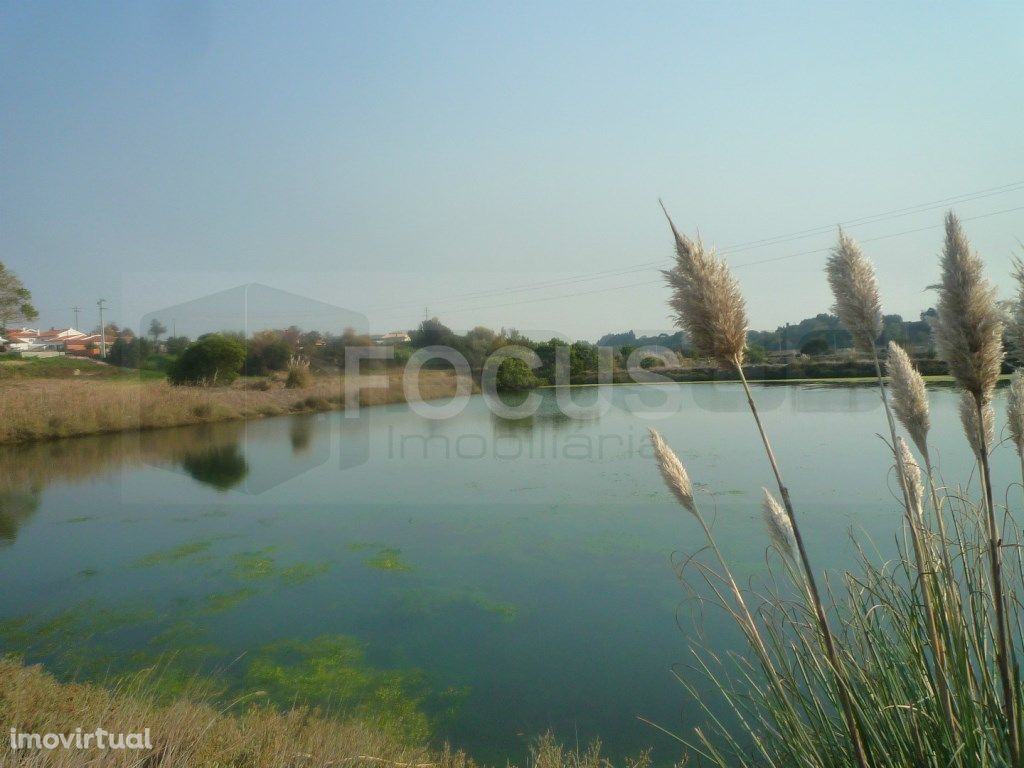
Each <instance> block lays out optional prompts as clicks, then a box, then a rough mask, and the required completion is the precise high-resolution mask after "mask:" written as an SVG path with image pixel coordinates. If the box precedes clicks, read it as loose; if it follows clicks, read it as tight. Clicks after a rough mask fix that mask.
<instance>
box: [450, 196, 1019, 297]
mask: <svg viewBox="0 0 1024 768" xmlns="http://www.w3.org/2000/svg"><path fill="white" fill-rule="evenodd" d="M1015 211H1024V205H1020V206H1017V207H1016V208H1007V209H1005V210H1001V211H990V212H989V213H982V214H979V215H977V216H968V217H964V218H962V219H961V221H977V220H978V219H987V218H990V217H992V216H1000V215H1003V214H1006V213H1013V212H1015ZM944 226H945V224H930V225H928V226H925V227H918V228H916V229H907V230H904V231H902V232H893V233H891V234H887V235H879V236H877V237H869V238H864V239H862V240H861V241H860V242H862V243H874V242H878V241H879V240H889V239H891V238H894V237H903V236H905V235H911V234H916V233H918V232H927V231H929V230H933V229H941V228H942V227H944ZM830 250H831V246H827V247H824V248H814V249H811V250H806V251H799V252H797V253H790V254H787V255H785V256H774V257H772V258H768V259H758V260H756V261H747V262H743V263H742V264H734V265H732V268H733V269H741V268H742V267H751V266H754V265H757V264H767V263H770V262H775V261H784V260H786V259H795V258H797V257H799V256H810V255H813V254H819V253H828V252H829V251H830ZM663 282H664V281H663V280H661V279H658V280H646V281H644V282H642V283H629V284H627V285H613V286H610V287H608V288H596V289H594V290H592V291H582V292H576V293H566V294H561V295H558V296H542V297H540V298H535V299H523V300H522V301H510V302H506V303H504V304H486V305H477V306H474V307H457V308H455V309H451V310H448V312H447V314H455V313H458V312H472V311H482V310H487V309H494V308H498V307H513V306H521V305H523V304H534V303H536V302H541V301H557V300H558V299H572V298H576V297H577V296H591V295H593V294H597V293H608V292H610V291H622V290H626V289H628V288H639V287H641V286H647V285H660V284H663Z"/></svg>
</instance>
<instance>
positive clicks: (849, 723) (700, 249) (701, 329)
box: [662, 204, 868, 768]
mask: <svg viewBox="0 0 1024 768" xmlns="http://www.w3.org/2000/svg"><path fill="white" fill-rule="evenodd" d="M662 210H663V211H664V213H665V218H666V219H668V223H669V226H670V227H671V229H672V234H673V236H674V238H675V245H676V265H675V268H674V269H672V270H669V271H666V272H665V273H664V274H665V277H666V279H667V280H668V283H669V286H670V287H671V288H672V299H671V301H670V305H671V306H672V308H673V309H674V310H675V313H676V320H677V322H678V324H679V325H680V327H682V328H684V329H685V330H686V331H687V332H688V333H689V335H690V340H691V341H692V342H693V344H694V346H695V347H697V349H698V351H700V352H701V353H702V354H704V355H706V356H708V357H712V358H714V359H716V360H717V361H718V363H719V365H721V366H722V367H724V368H732V369H733V370H735V371H736V372H737V374H738V375H739V378H740V381H741V382H742V384H743V391H744V392H745V393H746V397H747V403H748V405H749V407H750V412H751V414H752V415H753V417H754V423H755V424H756V425H757V431H758V435H759V436H760V438H761V443H762V445H763V446H764V450H765V454H766V455H767V457H768V463H769V464H770V465H771V469H772V474H773V475H774V476H775V482H776V485H777V486H778V489H779V495H780V496H781V497H782V504H783V507H784V508H785V510H786V515H787V516H788V518H789V524H790V526H791V528H792V530H793V540H794V543H795V544H796V550H797V554H798V558H799V562H800V564H801V568H802V570H803V574H804V579H805V586H806V588H807V591H808V595H809V598H810V603H811V607H812V609H813V611H814V614H815V618H816V620H817V624H818V628H819V630H820V632H821V640H822V643H823V645H824V647H825V652H826V654H827V656H828V660H829V664H830V666H831V668H832V673H833V677H834V681H835V685H836V690H837V693H838V697H839V700H840V704H841V708H842V712H843V719H844V720H845V722H846V728H847V730H848V732H849V737H850V746H851V749H852V751H853V755H854V759H855V760H856V763H857V765H858V766H859V767H860V768H867V766H868V760H867V755H866V754H865V750H864V742H863V737H862V735H861V733H860V728H859V726H858V723H857V718H856V715H855V713H854V709H853V702H852V699H851V696H850V689H849V683H848V682H847V679H846V674H845V671H844V669H843V664H842V661H841V660H840V657H839V653H838V651H837V648H836V642H835V638H834V636H833V634H832V629H831V627H830V626H829V621H828V616H827V614H826V612H825V606H824V603H823V602H822V599H821V593H820V591H819V589H818V583H817V579H816V578H815V576H814V569H813V568H812V567H811V562H810V558H809V556H808V554H807V548H806V546H805V545H804V539H803V535H802V534H801V532H800V526H799V522H798V520H797V517H796V512H795V511H794V509H793V502H792V499H791V498H790V495H789V489H788V488H787V487H786V484H785V482H784V481H783V479H782V472H781V471H780V469H779V464H778V461H777V460H776V458H775V452H774V451H773V450H772V445H771V441H770V440H769V439H768V434H767V432H766V431H765V428H764V424H763V423H762V422H761V415H760V413H759V412H758V409H757V404H756V403H755V402H754V397H753V394H752V393H751V391H750V385H749V383H748V382H747V378H746V375H745V374H744V372H743V354H744V349H745V347H746V338H747V314H746V306H745V304H744V301H743V296H742V295H741V293H740V290H739V285H738V284H737V282H736V279H735V278H734V277H733V276H732V274H731V273H730V271H729V268H728V267H727V266H726V264H725V262H724V261H722V260H721V259H719V258H718V257H716V256H715V255H714V253H712V252H709V251H707V250H705V249H704V246H703V244H702V243H701V242H700V241H697V242H696V243H695V242H693V241H691V240H690V239H689V238H687V237H685V236H683V235H682V234H681V233H680V232H679V230H678V229H676V225H675V223H674V222H673V221H672V217H671V216H670V215H669V213H668V210H666V209H665V206H664V204H663V205H662Z"/></svg>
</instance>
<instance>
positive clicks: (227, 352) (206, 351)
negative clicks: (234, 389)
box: [167, 333, 245, 386]
mask: <svg viewBox="0 0 1024 768" xmlns="http://www.w3.org/2000/svg"><path fill="white" fill-rule="evenodd" d="M244 362H245V347H244V346H242V345H241V344H240V343H239V342H238V341H237V340H235V339H232V338H229V337H227V336H225V335H223V334H219V333H208V334H206V335H204V336H200V337H199V338H198V339H197V340H196V341H194V342H193V343H192V344H189V345H188V347H187V348H186V349H185V351H184V352H182V353H181V356H180V357H179V358H178V359H177V360H176V361H175V362H174V363H173V365H171V367H170V369H169V370H168V371H167V378H168V379H169V380H170V381H171V383H172V384H206V385H209V386H216V385H227V384H230V383H231V382H232V381H234V380H235V379H236V378H237V377H238V373H239V371H240V370H241V368H242V364H243V363H244Z"/></svg>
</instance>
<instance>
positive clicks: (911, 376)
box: [887, 341, 930, 456]
mask: <svg viewBox="0 0 1024 768" xmlns="http://www.w3.org/2000/svg"><path fill="white" fill-rule="evenodd" d="M887 367H888V368H889V386H890V391H891V392H892V409H893V411H895V412H896V418H897V419H899V420H900V423H901V424H902V425H903V426H904V428H905V429H906V430H907V433H908V434H909V435H910V439H911V440H913V441H914V445H916V446H917V450H919V451H920V452H921V455H922V456H924V455H926V454H927V453H928V428H929V423H930V421H929V416H928V393H927V392H926V391H925V385H924V379H923V378H921V374H920V373H918V371H917V369H916V368H915V367H914V364H913V363H912V362H911V361H910V357H909V356H908V355H907V353H906V352H905V351H903V348H902V347H901V346H900V345H899V344H897V343H896V342H895V341H890V342H889V358H888V363H887Z"/></svg>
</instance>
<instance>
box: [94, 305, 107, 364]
mask: <svg viewBox="0 0 1024 768" xmlns="http://www.w3.org/2000/svg"><path fill="white" fill-rule="evenodd" d="M105 302H106V299H100V300H99V301H97V302H96V306H97V307H99V308H100V357H101V358H103V359H104V360H106V358H107V329H106V328H104V327H103V304H104V303H105Z"/></svg>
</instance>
